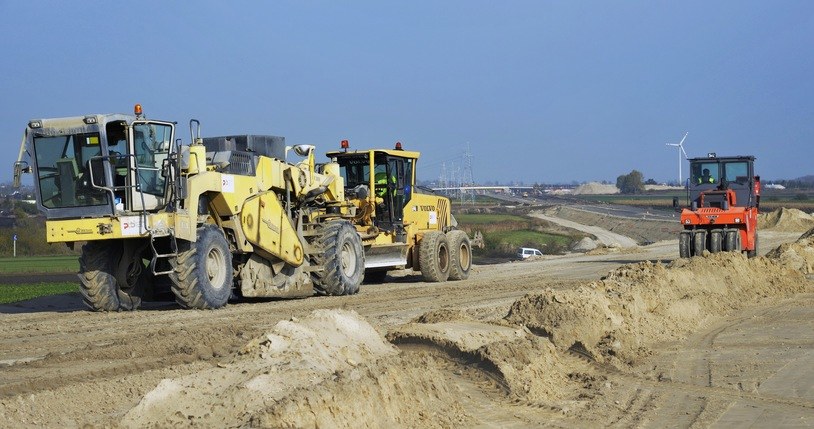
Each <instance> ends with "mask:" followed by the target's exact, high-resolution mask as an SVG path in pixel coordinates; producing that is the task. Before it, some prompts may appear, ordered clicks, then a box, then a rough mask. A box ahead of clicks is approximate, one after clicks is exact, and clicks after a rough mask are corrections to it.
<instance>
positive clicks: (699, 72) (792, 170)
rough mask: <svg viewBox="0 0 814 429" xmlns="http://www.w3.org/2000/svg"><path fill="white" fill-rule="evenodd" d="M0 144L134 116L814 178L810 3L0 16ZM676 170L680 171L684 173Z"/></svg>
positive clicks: (80, 5) (580, 174)
mask: <svg viewBox="0 0 814 429" xmlns="http://www.w3.org/2000/svg"><path fill="white" fill-rule="evenodd" d="M0 21H2V25H0V54H2V58H3V60H2V63H0V67H2V78H1V79H0V95H2V96H0V117H2V120H0V142H2V143H0V145H1V146H0V148H2V150H3V152H6V153H9V154H12V155H9V157H8V159H7V162H6V167H4V168H0V181H7V180H10V178H11V172H12V162H13V159H12V158H13V157H14V156H16V153H17V150H18V147H19V142H20V138H21V135H22V131H23V129H24V127H25V124H26V123H27V121H28V120H29V119H32V118H44V117H59V116H75V115H83V114H89V113H110V112H122V113H129V112H131V111H132V105H133V104H134V103H141V104H143V105H144V109H145V113H146V115H147V116H148V117H151V118H154V119H164V120H175V121H178V123H179V130H180V131H181V133H180V136H181V137H183V138H184V141H185V142H188V141H189V137H188V135H187V134H188V131H187V123H188V121H189V119H190V118H197V119H200V120H201V122H202V124H203V125H202V131H203V133H204V134H205V135H209V136H212V135H224V134H243V133H251V134H273V135H282V136H285V137H286V139H287V142H288V143H310V144H315V145H317V148H318V151H319V152H320V153H324V152H327V151H329V150H334V149H337V148H338V147H339V141H340V140H342V139H348V140H350V143H351V146H352V147H355V148H367V147H374V146H375V147H390V146H392V145H393V143H394V142H395V141H397V140H399V141H401V142H403V144H404V146H405V148H407V149H411V150H418V151H421V152H422V159H421V161H420V163H419V169H420V173H419V176H420V178H421V179H425V180H428V179H435V178H437V177H438V176H439V173H440V170H441V167H442V165H444V166H445V167H446V169H447V170H448V171H450V170H452V169H453V168H456V167H458V168H460V167H462V166H463V163H464V160H463V154H464V152H465V151H466V148H467V145H469V147H470V148H471V154H472V163H473V170H474V176H475V180H476V181H479V182H485V181H501V182H509V181H524V182H526V183H533V182H571V181H588V180H610V181H615V179H616V177H617V176H618V175H620V174H624V173H628V172H630V171H631V170H632V169H637V170H639V171H642V172H643V173H644V176H645V177H646V178H654V179H656V180H659V181H663V180H675V179H676V176H677V173H678V172H677V169H678V168H677V156H676V150H675V148H668V147H666V146H665V143H668V142H677V141H678V140H680V138H681V136H682V135H683V134H684V132H685V131H689V136H688V137H687V140H686V142H685V147H686V149H687V151H688V153H689V154H690V156H702V155H705V154H706V153H707V152H710V151H714V152H717V153H718V154H719V155H725V154H726V155H755V156H756V157H757V158H758V161H757V163H758V164H757V170H758V173H759V174H761V175H762V176H763V177H764V178H767V179H772V178H795V177H799V176H802V175H806V174H814V162H812V160H813V159H814V2H810V1H717V2H709V1H682V2H675V1H630V2H608V1H506V2H494V1H472V0H469V1H410V2H389V1H383V2H382V1H370V2H367V1H365V2H362V1H325V2H323V1H290V2H288V1H286V2H281V1H268V2H260V1H257V2H248V1H230V2H225V1H224V2H210V1H199V2H153V1H137V2H107V1H74V2H62V1H60V2H44V1H36V0H35V1H10V0H0ZM684 171H685V174H686V165H685V166H684Z"/></svg>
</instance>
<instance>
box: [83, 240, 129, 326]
mask: <svg viewBox="0 0 814 429" xmlns="http://www.w3.org/2000/svg"><path fill="white" fill-rule="evenodd" d="M121 254H122V243H121V242H120V241H89V242H88V243H87V244H85V245H84V246H82V255H81V256H80V257H79V274H78V276H79V281H80V284H79V292H80V293H81V294H82V301H83V302H84V303H85V305H87V306H88V307H89V308H90V309H91V310H94V311H119V310H136V309H137V308H138V307H139V306H140V305H141V295H142V294H143V284H140V283H137V284H136V285H135V286H133V287H132V288H127V287H125V288H122V287H121V286H120V285H119V284H118V283H117V281H116V276H115V274H114V273H115V269H116V264H117V263H118V262H119V259H120V258H121ZM138 261H141V259H140V258H139V259H138Z"/></svg>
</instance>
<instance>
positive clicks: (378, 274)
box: [365, 269, 387, 284]
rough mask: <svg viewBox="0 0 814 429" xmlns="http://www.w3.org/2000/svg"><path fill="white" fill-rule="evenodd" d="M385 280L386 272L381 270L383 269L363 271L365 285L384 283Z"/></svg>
mask: <svg viewBox="0 0 814 429" xmlns="http://www.w3.org/2000/svg"><path fill="white" fill-rule="evenodd" d="M386 278H387V270H383V269H370V270H365V283H366V284H380V283H384V280H385V279H386Z"/></svg>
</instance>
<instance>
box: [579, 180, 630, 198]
mask: <svg viewBox="0 0 814 429" xmlns="http://www.w3.org/2000/svg"><path fill="white" fill-rule="evenodd" d="M618 193H619V188H617V187H616V185H604V184H602V183H599V182H588V183H585V184H582V185H579V186H577V188H576V189H574V192H573V194H574V195H597V194H618Z"/></svg>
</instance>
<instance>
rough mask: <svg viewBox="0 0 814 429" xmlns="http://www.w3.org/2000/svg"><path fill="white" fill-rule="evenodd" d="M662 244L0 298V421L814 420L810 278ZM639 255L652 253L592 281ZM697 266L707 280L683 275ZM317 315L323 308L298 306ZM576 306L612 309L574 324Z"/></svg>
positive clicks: (776, 236) (426, 423) (766, 237)
mask: <svg viewBox="0 0 814 429" xmlns="http://www.w3.org/2000/svg"><path fill="white" fill-rule="evenodd" d="M798 236H799V233H771V232H770V231H767V232H766V233H763V234H762V235H761V240H762V241H761V244H762V246H763V249H765V250H768V249H769V248H770V247H774V246H775V245H777V244H779V243H780V242H786V241H791V240H794V239H795V238H797V237H798ZM676 248H677V244H676V242H675V241H667V242H658V243H656V244H653V245H650V246H645V247H641V248H638V249H636V250H632V251H624V252H616V253H608V254H603V255H568V256H562V257H547V258H546V259H544V260H540V261H532V262H517V263H507V264H500V265H493V266H476V267H474V268H473V272H472V275H471V278H470V279H469V280H467V281H463V282H449V283H444V284H430V283H423V282H421V280H420V276H417V275H408V274H397V275H394V276H392V277H390V278H389V279H388V280H389V282H388V283H385V284H382V285H364V286H363V287H362V290H361V292H360V293H359V294H358V295H356V296H350V297H320V298H309V299H301V300H282V301H256V302H248V303H246V302H243V303H236V304H231V305H229V306H228V307H227V308H225V309H222V310H218V311H184V310H179V309H177V307H176V306H175V305H173V304H170V303H159V304H149V305H148V306H147V307H146V308H145V309H143V310H141V311H137V312H127V313H91V312H88V311H84V310H82V307H81V302H80V298H79V297H78V294H74V295H68V296H61V297H58V298H48V299H41V300H36V301H32V302H27V303H23V304H19V305H14V306H0V322H2V323H1V324H0V421H4V422H6V424H7V425H10V426H47V427H65V426H67V427H76V426H82V425H85V424H91V425H107V426H125V427H144V426H153V425H154V426H170V425H175V426H189V425H201V426H204V427H231V426H244V425H254V426H271V427H278V426H296V427H300V426H305V427H311V426H316V425H321V426H324V427H330V426H337V425H339V426H350V425H353V426H369V427H377V426H382V425H388V426H396V427H398V426H402V427H415V426H422V427H450V426H461V425H464V426H490V427H498V426H499V427H529V426H534V427H538V426H552V427H585V426H608V425H615V426H620V427H625V426H651V427H663V426H675V427H690V426H693V425H698V424H700V425H703V426H707V425H712V426H716V427H733V426H739V427H742V426H744V425H749V424H752V425H755V426H764V425H771V426H787V427H795V426H811V425H814V418H813V417H812V416H814V371H812V369H811V368H814V365H812V364H814V360H812V359H814V334H812V333H814V313H812V311H814V310H812V308H814V288H812V285H811V281H809V280H806V279H805V277H803V276H802V275H801V274H800V275H792V274H790V273H791V272H790V271H788V270H786V269H785V268H779V267H776V266H775V264H774V263H773V262H771V261H768V260H766V261H763V260H756V261H755V262H754V263H752V262H751V261H746V260H745V259H744V258H735V259H731V258H730V259H726V258H718V257H717V255H716V257H711V258H710V259H709V261H706V260H704V258H693V261H691V262H690V264H689V265H682V264H678V266H675V267H666V268H665V266H664V264H662V263H659V261H664V262H669V261H670V260H672V259H673V258H674V257H675V256H676ZM638 261H653V262H654V263H650V262H645V263H644V264H643V265H642V264H638V265H632V266H631V265H628V266H626V267H630V268H624V267H623V268H622V269H621V270H622V271H618V272H614V273H613V274H612V275H610V276H608V278H607V279H605V280H602V281H600V280H599V279H600V278H601V277H603V276H606V275H607V274H608V272H609V271H610V270H612V269H615V268H617V267H620V266H622V265H623V264H629V263H636V262H638ZM761 264H762V265H761ZM727 266H737V267H739V268H738V270H739V271H738V273H737V274H733V273H728V272H726V270H725V269H724V268H723V267H727ZM699 273H700V274H699ZM717 273H723V274H722V275H723V277H722V276H720V275H718V274H717ZM699 275H704V276H706V277H692V276H699ZM726 276H729V277H726ZM639 278H641V279H644V281H639ZM702 278H709V279H710V282H712V281H718V280H720V279H723V278H729V279H730V280H729V281H730V282H742V283H743V284H744V286H743V287H744V289H742V290H741V289H738V290H736V291H731V292H729V291H728V290H727V287H728V286H727V285H719V286H716V291H715V293H718V294H720V295H715V296H712V295H710V293H711V292H709V291H708V290H707V289H706V288H705V287H703V286H704V285H701V286H702V287H701V288H698V287H696V286H697V285H694V283H702V281H701V280H700V279H702ZM659 282H664V287H668V288H673V286H669V285H679V286H682V285H685V284H686V285H689V286H688V287H686V288H684V286H682V287H675V288H674V289H676V290H681V291H682V292H681V294H682V295H680V296H676V297H675V301H672V304H670V305H669V306H668V305H667V304H665V305H664V307H662V308H658V306H659V305H660V304H658V302H665V303H667V302H671V301H667V298H666V297H665V292H664V291H665V290H669V289H662V290H661V292H659V293H660V294H661V295H660V296H662V298H658V299H656V297H655V296H651V291H648V287H645V286H641V285H655V284H661V283H659ZM748 282H754V283H749V284H748V285H746V283H748ZM760 285H769V286H770V287H769V286H767V287H765V288H764V287H763V286H760ZM747 286H748V287H747ZM652 287H653V288H655V287H656V286H652ZM738 287H741V286H738ZM718 289H720V290H718ZM600 291H605V292H601V293H599V292H600ZM574 294H576V295H574ZM716 297H717V298H716ZM543 301H545V302H547V303H548V304H547V305H545V306H542V307H541V306H540V303H541V302H543ZM710 302H718V303H724V302H725V304H720V305H717V306H714V305H711V304H709V303H710ZM568 303H571V304H574V305H581V303H594V304H591V305H593V307H591V308H594V309H595V310H596V311H587V310H586V309H581V310H580V309H579V307H563V309H562V310H560V311H558V312H556V314H558V315H559V316H557V317H565V316H563V315H564V314H569V312H574V314H579V315H580V316H579V317H574V318H573V319H567V318H561V319H557V320H555V321H554V322H556V323H554V324H553V325H549V324H547V323H551V322H552V321H551V320H549V319H546V317H548V318H550V317H553V316H552V315H551V313H547V311H548V310H546V309H547V308H559V307H557V306H559V305H563V306H565V305H567V304H568ZM552 306H554V307H552ZM586 308H587V307H586ZM320 309H331V310H328V311H327V312H325V311H323V312H317V313H315V314H312V313H313V312H314V311H315V310H320ZM541 309H542V310H541ZM427 313H429V314H427ZM591 314H596V315H600V316H601V315H602V314H606V315H607V317H606V316H601V317H599V316H597V317H599V318H598V319H596V323H595V324H593V325H590V326H588V325H585V323H584V322H585V321H586V320H592V319H591V317H586V316H585V315H591ZM422 315H424V316H423V319H422V320H420V322H421V323H414V322H416V318H418V317H419V316H422ZM507 315H510V317H507ZM657 316H658V317H657ZM688 318H689V319H688ZM606 325H607V326H606ZM603 326H604V328H602V327H603ZM368 327H369V328H368ZM565 327H569V328H568V330H567V331H566V330H564V329H565ZM586 329H587V330H586ZM597 329H598V330H597ZM603 329H604V331H603ZM603 332H604V333H603ZM385 335H386V336H387V338H388V339H389V341H385V340H384V336H385ZM393 344H395V345H396V346H394V345H393ZM166 404H172V405H171V406H168V405H166Z"/></svg>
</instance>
